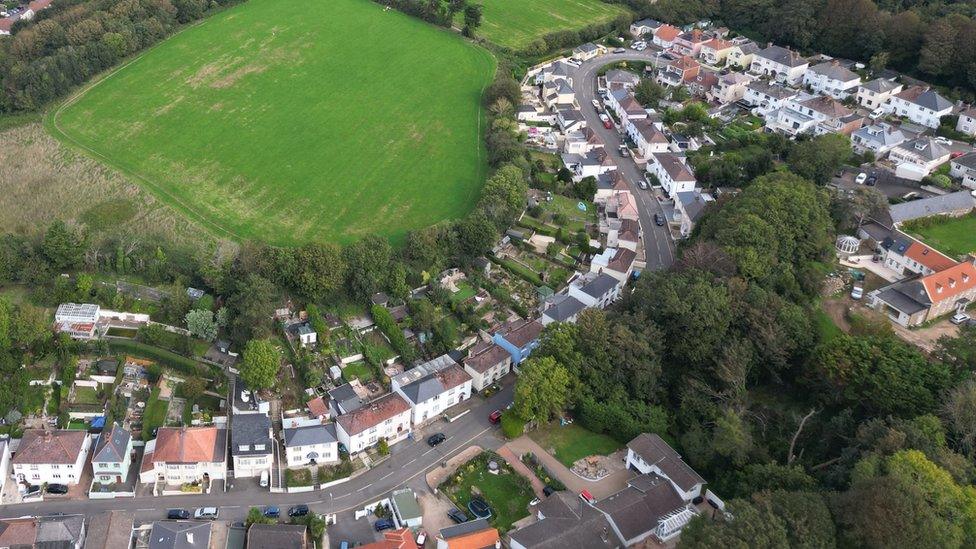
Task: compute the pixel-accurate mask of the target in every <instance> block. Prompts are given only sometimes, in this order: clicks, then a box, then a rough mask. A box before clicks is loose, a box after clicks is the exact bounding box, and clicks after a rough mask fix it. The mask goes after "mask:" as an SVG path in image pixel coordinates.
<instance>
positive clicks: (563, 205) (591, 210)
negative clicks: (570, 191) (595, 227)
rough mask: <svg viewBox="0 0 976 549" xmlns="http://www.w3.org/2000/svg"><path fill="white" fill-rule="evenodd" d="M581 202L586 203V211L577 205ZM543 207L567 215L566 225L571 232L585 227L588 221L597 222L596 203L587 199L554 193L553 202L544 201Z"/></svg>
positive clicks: (554, 212)
mask: <svg viewBox="0 0 976 549" xmlns="http://www.w3.org/2000/svg"><path fill="white" fill-rule="evenodd" d="M580 202H582V203H583V204H585V205H586V211H585V212H583V211H580V209H579V208H578V207H577V205H578V204H579V203H580ZM542 208H543V209H544V210H546V211H550V212H552V213H553V214H562V215H564V216H566V224H565V225H564V227H565V228H566V230H567V231H569V232H571V233H577V232H579V231H580V230H581V229H583V227H584V226H585V224H586V223H594V224H595V223H596V221H597V219H596V216H597V211H596V205H594V204H593V203H592V202H588V201H586V200H579V199H576V198H569V197H568V196H563V195H560V194H554V195H553V196H552V202H543V203H542Z"/></svg>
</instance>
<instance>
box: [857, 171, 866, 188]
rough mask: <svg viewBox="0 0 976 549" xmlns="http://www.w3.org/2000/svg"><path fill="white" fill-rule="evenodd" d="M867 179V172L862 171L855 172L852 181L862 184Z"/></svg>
mask: <svg viewBox="0 0 976 549" xmlns="http://www.w3.org/2000/svg"><path fill="white" fill-rule="evenodd" d="M867 180H868V174H866V173H864V172H861V173H859V174H857V177H855V178H854V182H855V183H857V184H858V185H863V184H864V182H865V181H867Z"/></svg>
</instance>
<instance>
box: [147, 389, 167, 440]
mask: <svg viewBox="0 0 976 549" xmlns="http://www.w3.org/2000/svg"><path fill="white" fill-rule="evenodd" d="M168 409H169V401H168V400H160V398H159V387H154V388H153V390H152V391H151V392H150V393H149V400H148V401H146V410H145V413H144V414H143V416H142V440H151V439H152V438H153V437H155V436H156V434H155V432H154V431H155V430H156V429H157V428H159V427H162V426H163V424H164V423H165V422H166V412H167V410H168Z"/></svg>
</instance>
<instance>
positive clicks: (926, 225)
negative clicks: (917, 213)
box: [905, 213, 976, 257]
mask: <svg viewBox="0 0 976 549" xmlns="http://www.w3.org/2000/svg"><path fill="white" fill-rule="evenodd" d="M905 230H907V231H908V232H910V233H913V234H914V235H916V236H918V237H919V238H920V239H921V240H922V241H923V242H925V243H926V244H928V245H929V246H932V247H933V248H935V249H936V250H939V251H940V252H942V253H945V254H948V255H950V256H955V257H958V256H962V255H965V254H967V253H970V252H973V251H976V213H970V214H969V215H964V216H962V217H945V218H927V219H923V220H920V222H915V223H906V224H905Z"/></svg>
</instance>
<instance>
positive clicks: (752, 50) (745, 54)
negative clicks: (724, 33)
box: [727, 39, 759, 69]
mask: <svg viewBox="0 0 976 549" xmlns="http://www.w3.org/2000/svg"><path fill="white" fill-rule="evenodd" d="M757 53H759V46H757V45H756V43H755V42H753V41H752V40H747V39H733V40H732V48H731V49H730V50H729V54H728V57H727V59H728V64H729V65H733V66H735V67H738V68H740V69H748V68H749V67H751V66H752V61H753V59H755V57H756V54H757Z"/></svg>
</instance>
